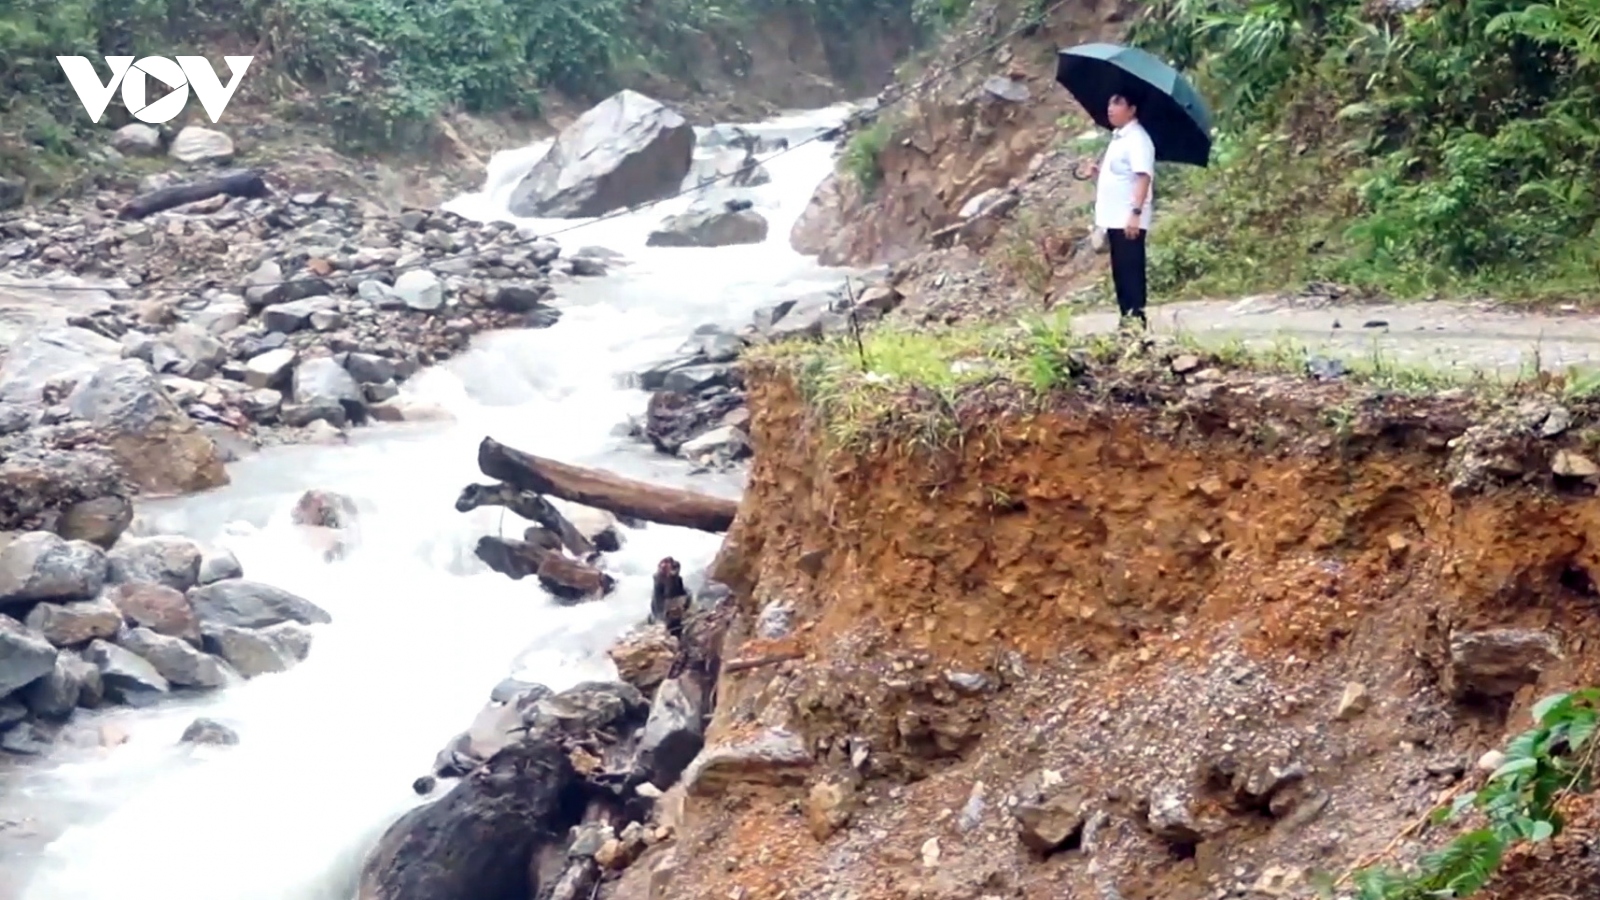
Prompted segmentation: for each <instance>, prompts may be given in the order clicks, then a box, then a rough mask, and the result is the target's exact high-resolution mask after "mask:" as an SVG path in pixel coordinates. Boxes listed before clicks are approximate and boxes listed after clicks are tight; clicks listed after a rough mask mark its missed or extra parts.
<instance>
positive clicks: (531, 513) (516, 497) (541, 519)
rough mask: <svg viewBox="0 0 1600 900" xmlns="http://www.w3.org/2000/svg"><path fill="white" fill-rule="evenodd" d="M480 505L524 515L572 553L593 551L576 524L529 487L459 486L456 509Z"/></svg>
mask: <svg viewBox="0 0 1600 900" xmlns="http://www.w3.org/2000/svg"><path fill="white" fill-rule="evenodd" d="M480 506H503V507H505V508H506V509H509V510H511V511H512V512H514V513H516V514H517V515H519V516H521V517H523V518H524V519H527V520H529V521H531V522H537V523H539V524H540V525H542V526H544V527H545V528H548V529H550V530H551V531H553V532H555V533H556V534H557V535H558V536H560V538H561V543H562V544H564V545H565V546H566V548H567V549H568V550H570V551H572V555H574V556H582V557H586V556H588V555H589V554H591V553H593V552H594V551H595V546H594V542H593V541H591V540H589V538H588V537H587V536H585V535H584V533H583V532H581V531H579V530H578V526H576V525H574V524H572V522H570V521H568V519H567V517H566V516H563V515H562V514H561V511H560V510H558V509H556V508H555V507H554V506H552V505H550V501H549V500H546V499H545V498H543V497H541V496H539V495H538V494H536V493H534V492H533V491H522V490H518V489H517V488H515V487H512V486H511V485H509V484H469V485H467V486H466V487H465V488H462V489H461V496H460V497H457V498H456V510H457V511H458V512H468V511H471V510H474V509H477V508H478V507H480Z"/></svg>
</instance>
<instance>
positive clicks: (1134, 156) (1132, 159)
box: [1128, 138, 1156, 209]
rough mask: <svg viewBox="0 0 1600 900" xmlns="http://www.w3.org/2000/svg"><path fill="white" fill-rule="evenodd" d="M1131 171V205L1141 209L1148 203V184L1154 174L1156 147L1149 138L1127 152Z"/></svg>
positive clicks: (1137, 143)
mask: <svg viewBox="0 0 1600 900" xmlns="http://www.w3.org/2000/svg"><path fill="white" fill-rule="evenodd" d="M1128 162H1129V164H1130V165H1131V167H1132V169H1133V175H1134V182H1133V205H1134V206H1136V207H1138V208H1140V209H1143V208H1144V205H1145V204H1146V203H1148V202H1149V201H1150V182H1151V180H1152V179H1153V178H1155V174H1156V145H1155V144H1153V143H1151V142H1150V139H1149V138H1145V139H1144V140H1142V141H1138V142H1136V143H1135V144H1134V145H1133V148H1132V149H1131V151H1130V152H1129V159H1128Z"/></svg>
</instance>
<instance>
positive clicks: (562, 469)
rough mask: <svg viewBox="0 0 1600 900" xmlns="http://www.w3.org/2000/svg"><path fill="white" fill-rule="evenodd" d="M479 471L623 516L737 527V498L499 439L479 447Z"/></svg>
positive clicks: (717, 528)
mask: <svg viewBox="0 0 1600 900" xmlns="http://www.w3.org/2000/svg"><path fill="white" fill-rule="evenodd" d="M478 470H479V471H481V472H483V474H485V475H487V476H489V477H490V478H494V479H496V480H499V481H504V482H507V483H508V484H511V485H514V486H516V487H518V488H521V489H522V490H524V491H532V492H534V493H535V494H546V495H548V496H551V497H557V498H559V499H562V500H566V501H569V502H571V503H581V504H583V505H584V506H592V507H595V508H596V509H603V510H605V511H607V512H610V513H615V514H616V515H618V516H627V517H631V518H635V519H643V520H645V521H647V522H656V523H658V524H661V525H677V526H680V527H683V528H693V529H696V530H698V531H709V532H712V533H714V534H720V533H722V532H725V531H727V530H728V528H729V527H730V526H732V525H733V517H734V516H735V515H736V514H737V513H738V511H739V503H738V501H736V500H727V499H724V498H722V497H713V496H711V495H709V494H697V493H695V492H693V491H684V490H679V489H677V488H669V487H662V486H660V485H655V484H648V483H646V482H643V481H634V480H632V479H629V478H623V477H621V476H618V475H613V474H611V473H610V472H602V471H600V470H598V469H585V468H582V467H579V466H573V465H568V464H566V463H560V462H556V461H555V460H552V459H545V458H543V457H539V456H534V455H533V454H531V453H524V452H522V451H521V450H518V449H516V448H514V447H507V446H506V445H504V444H502V443H500V442H499V441H497V440H495V439H494V438H484V439H483V443H482V444H479V445H478Z"/></svg>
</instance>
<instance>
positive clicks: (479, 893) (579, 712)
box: [356, 682, 647, 900]
mask: <svg viewBox="0 0 1600 900" xmlns="http://www.w3.org/2000/svg"><path fill="white" fill-rule="evenodd" d="M513 706H515V707H517V709H518V710H519V711H520V714H521V716H522V719H523V722H524V724H525V727H526V729H527V730H526V733H525V734H524V735H522V736H521V737H520V739H517V740H514V741H512V742H511V743H509V744H507V745H506V746H504V747H503V748H501V749H499V750H498V751H497V752H495V753H494V755H493V756H492V757H491V758H490V759H489V760H488V762H486V763H484V765H483V766H482V767H481V768H479V769H477V770H476V771H475V772H473V774H472V776H471V777H469V778H465V779H463V780H461V781H460V782H458V783H457V784H456V785H455V786H454V787H452V788H451V789H450V792H449V793H447V794H445V795H444V796H443V797H442V798H440V799H438V800H436V801H434V802H432V803H429V804H428V805H426V806H422V807H418V808H417V809H414V810H412V811H411V812H409V813H407V814H406V815H404V816H402V817H401V818H400V820H399V821H397V822H395V823H394V825H392V826H390V828H389V830H388V831H387V832H385V834H384V836H383V838H382V839H381V840H380V841H379V842H378V846H377V847H376V848H375V849H374V850H373V851H372V853H371V855H370V856H368V857H367V860H366V863H365V865H364V866H363V867H362V871H361V880H360V885H359V888H358V890H357V894H356V896H357V898H358V900H490V898H496V900H498V898H506V900H511V898H523V897H533V896H546V894H545V893H543V892H542V891H539V890H538V889H539V888H541V887H548V885H539V884H534V883H532V882H533V881H534V880H535V879H534V878H533V877H531V875H530V869H531V868H532V867H531V866H530V865H529V860H530V859H533V858H534V856H535V854H537V853H540V852H542V851H544V850H545V849H546V845H547V843H548V842H551V841H552V840H554V841H562V840H563V838H564V836H565V835H566V833H567V831H568V829H569V828H571V827H572V826H573V825H576V824H578V820H579V817H580V816H581V808H582V804H573V803H571V800H572V799H574V798H580V797H581V796H582V794H583V791H584V790H585V789H586V788H587V789H588V790H597V787H596V786H594V785H586V784H585V783H584V782H583V780H582V779H583V777H584V776H583V775H582V774H580V773H579V771H578V770H577V769H576V768H575V767H574V763H573V757H574V756H575V755H578V754H588V752H589V751H587V750H584V749H582V748H584V747H585V746H595V745H600V744H601V743H602V742H603V740H604V739H602V738H600V737H599V735H600V734H602V733H607V734H611V735H619V734H621V735H629V734H632V733H633V732H635V731H636V730H637V729H638V728H639V726H640V724H641V723H642V721H643V719H644V717H645V710H646V708H647V703H646V702H645V699H644V697H643V695H641V694H640V693H639V692H638V691H636V690H634V689H633V688H632V687H631V686H629V685H626V684H620V683H594V682H588V683H584V684H580V685H577V686H575V687H573V688H571V689H569V690H566V691H563V692H561V693H560V694H556V695H553V696H541V697H540V699H537V700H534V701H533V702H532V703H526V702H524V703H516V704H513ZM569 747H570V748H572V749H571V750H569V749H568V748H569ZM612 762H613V763H615V764H618V765H620V764H621V762H622V761H620V760H613V761H612ZM604 764H605V761H602V765H603V766H604ZM556 849H559V847H557V848H556ZM441 860H448V861H449V863H448V864H441V863H440V861H441Z"/></svg>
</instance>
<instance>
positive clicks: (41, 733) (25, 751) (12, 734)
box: [0, 722, 50, 756]
mask: <svg viewBox="0 0 1600 900" xmlns="http://www.w3.org/2000/svg"><path fill="white" fill-rule="evenodd" d="M0 750H4V751H6V752H7V753H15V754H17V755H19V756H41V755H43V754H45V753H47V752H49V750H50V735H49V733H48V732H46V731H45V730H44V729H43V728H41V727H40V726H39V725H38V724H37V723H35V722H21V723H19V724H18V725H17V726H16V727H14V728H10V729H7V730H6V732H5V733H4V734H0Z"/></svg>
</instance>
